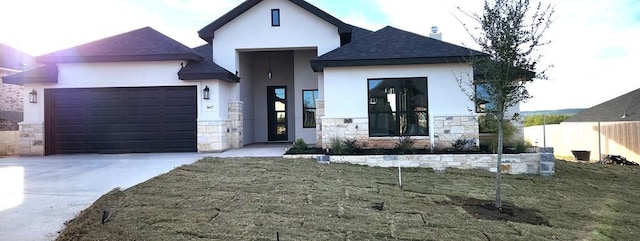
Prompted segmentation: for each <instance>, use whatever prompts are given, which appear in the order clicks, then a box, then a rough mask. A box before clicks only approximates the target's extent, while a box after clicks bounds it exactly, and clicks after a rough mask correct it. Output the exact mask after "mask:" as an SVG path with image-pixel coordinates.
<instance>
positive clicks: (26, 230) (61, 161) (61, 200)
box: [0, 144, 285, 241]
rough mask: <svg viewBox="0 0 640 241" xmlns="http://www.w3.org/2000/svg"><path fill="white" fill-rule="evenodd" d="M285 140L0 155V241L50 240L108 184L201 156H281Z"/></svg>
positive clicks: (130, 182) (123, 184) (134, 180)
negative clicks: (183, 149)
mask: <svg viewBox="0 0 640 241" xmlns="http://www.w3.org/2000/svg"><path fill="white" fill-rule="evenodd" d="M284 148H285V144H258V145H249V146H247V147H245V148H242V149H236V150H229V151H226V152H223V153H212V154H203V153H168V154H113V155H100V154H86V155H85V154H79V155H53V156H46V157H8V158H0V240H24V241H30V240H33V241H40V240H53V239H55V238H56V237H57V235H58V231H59V230H60V229H62V228H63V227H64V222H65V221H67V220H70V219H72V218H73V217H75V215H77V214H78V213H79V212H80V211H82V210H83V209H85V208H87V207H88V206H89V205H91V204H92V203H93V202H94V201H95V200H97V199H98V198H99V197H100V196H102V195H103V194H105V193H106V192H108V191H110V190H112V189H113V188H116V187H120V188H122V189H126V188H129V187H131V186H134V185H136V184H138V183H141V182H144V181H146V180H149V179H150V178H152V177H154V176H157V175H160V174H163V173H166V172H168V171H171V170H172V169H174V168H175V167H178V166H181V165H184V164H191V163H193V162H195V161H197V160H199V159H201V158H203V157H206V156H219V157H268V156H275V157H277V156H282V154H283V153H284Z"/></svg>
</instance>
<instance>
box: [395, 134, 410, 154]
mask: <svg viewBox="0 0 640 241" xmlns="http://www.w3.org/2000/svg"><path fill="white" fill-rule="evenodd" d="M414 143H415V141H414V140H413V139H411V138H410V137H409V136H401V137H400V138H399V139H398V142H396V144H395V146H394V147H393V150H394V151H396V152H398V154H409V153H413V152H414V149H413V144H414Z"/></svg>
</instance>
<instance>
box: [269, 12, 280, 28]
mask: <svg viewBox="0 0 640 241" xmlns="http://www.w3.org/2000/svg"><path fill="white" fill-rule="evenodd" d="M271 26H272V27H279V26H280V9H271Z"/></svg>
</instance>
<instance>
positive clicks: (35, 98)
mask: <svg viewBox="0 0 640 241" xmlns="http://www.w3.org/2000/svg"><path fill="white" fill-rule="evenodd" d="M29 103H38V92H37V91H36V90H35V89H33V90H31V92H29Z"/></svg>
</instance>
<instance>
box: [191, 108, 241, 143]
mask: <svg viewBox="0 0 640 241" xmlns="http://www.w3.org/2000/svg"><path fill="white" fill-rule="evenodd" d="M242 106H243V104H242V102H240V101H230V102H229V103H228V105H227V108H228V115H229V119H228V120H212V121H198V136H197V137H198V152H221V151H225V150H227V149H230V148H241V147H242V146H243V137H242Z"/></svg>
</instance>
